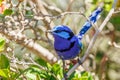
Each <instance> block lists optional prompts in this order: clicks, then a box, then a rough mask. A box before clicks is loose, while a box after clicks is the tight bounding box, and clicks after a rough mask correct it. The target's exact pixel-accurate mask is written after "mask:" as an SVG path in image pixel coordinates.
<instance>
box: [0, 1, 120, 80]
mask: <svg viewBox="0 0 120 80" xmlns="http://www.w3.org/2000/svg"><path fill="white" fill-rule="evenodd" d="M113 1H114V0H0V29H1V32H0V62H1V63H0V71H1V72H0V79H1V80H16V79H17V80H61V78H62V74H61V71H60V72H59V71H58V70H62V69H61V63H59V62H57V55H56V53H55V51H54V48H53V42H54V39H53V37H52V35H50V34H46V33H45V31H46V30H49V29H52V28H53V27H54V26H55V25H61V24H63V25H67V26H69V28H71V29H72V31H73V32H74V34H78V32H79V31H80V29H81V27H82V26H83V24H84V23H85V21H86V20H87V19H86V18H85V17H84V16H83V15H80V14H78V12H81V13H83V14H84V15H86V16H87V17H89V15H90V14H91V13H92V12H93V11H94V10H95V8H96V7H97V6H98V5H99V4H100V2H104V7H103V12H102V14H101V16H100V18H99V20H98V21H97V23H96V24H97V27H99V26H100V25H101V24H102V22H103V20H104V19H105V18H106V16H107V14H108V13H109V11H110V10H111V8H112V4H113ZM115 6H116V7H115V12H114V14H113V15H112V17H111V18H110V20H109V22H108V23H107V25H106V26H105V27H104V29H103V30H102V32H101V33H100V34H99V35H98V36H97V40H96V41H95V43H94V44H93V46H92V47H93V48H92V50H91V51H90V53H89V57H88V58H87V60H86V61H85V62H84V63H83V65H82V67H83V68H84V70H85V71H88V72H90V75H91V76H92V78H91V79H80V78H70V80H120V0H118V2H117V4H116V5H115ZM65 12H75V13H74V14H66V15H64V14H63V13H65ZM62 14H63V15H62ZM94 33H95V27H92V28H91V29H90V30H89V31H88V32H87V33H86V34H85V36H84V38H83V39H82V43H83V45H84V49H83V52H82V54H81V56H80V57H82V56H83V55H84V52H85V51H86V49H87V47H88V44H89V42H90V40H91V39H92V37H93V35H94ZM56 63H59V64H56ZM54 64H56V65H54ZM52 65H54V67H52ZM46 66H47V67H46ZM3 69H4V70H3ZM52 71H53V72H55V73H52ZM48 73H49V74H48ZM56 74H57V75H59V76H57V77H55V75H56ZM51 76H52V78H50V77H51ZM53 77H54V78H53ZM77 77H78V76H77Z"/></svg>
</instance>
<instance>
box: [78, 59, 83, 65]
mask: <svg viewBox="0 0 120 80" xmlns="http://www.w3.org/2000/svg"><path fill="white" fill-rule="evenodd" d="M78 63H79V65H81V64H82V62H81V60H80V58H79V57H78Z"/></svg>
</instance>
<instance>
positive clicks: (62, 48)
mask: <svg viewBox="0 0 120 80" xmlns="http://www.w3.org/2000/svg"><path fill="white" fill-rule="evenodd" d="M101 11H102V8H100V7H98V8H97V9H96V10H95V11H94V12H93V13H92V14H91V16H90V17H89V20H90V21H91V22H92V23H95V22H96V20H97V18H98V15H99V14H100V13H101ZM91 22H89V21H88V20H87V21H86V23H85V24H84V25H83V27H82V29H81V30H80V32H79V34H78V35H77V36H75V35H74V33H73V32H72V30H71V29H70V28H68V27H67V26H65V25H59V26H55V27H54V28H53V29H52V30H51V32H52V34H53V37H54V39H55V41H54V48H55V50H56V52H57V54H58V56H59V57H60V58H62V59H63V60H68V59H72V58H75V57H76V56H77V55H78V54H79V53H80V51H81V48H82V43H81V39H82V37H83V36H84V34H85V33H86V32H87V31H88V29H89V28H90V27H91V26H92V24H91Z"/></svg>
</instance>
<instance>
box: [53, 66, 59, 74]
mask: <svg viewBox="0 0 120 80" xmlns="http://www.w3.org/2000/svg"><path fill="white" fill-rule="evenodd" d="M60 70H61V66H60V65H59V64H54V65H53V67H52V71H53V72H54V73H55V74H59V73H60Z"/></svg>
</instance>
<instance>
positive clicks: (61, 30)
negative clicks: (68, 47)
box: [47, 25, 74, 39]
mask: <svg viewBox="0 0 120 80" xmlns="http://www.w3.org/2000/svg"><path fill="white" fill-rule="evenodd" d="M47 32H50V33H52V35H53V36H54V38H55V37H56V36H57V37H61V38H65V39H70V38H71V37H73V36H74V33H73V32H72V30H71V29H70V28H68V27H67V26H65V25H58V26H55V27H54V28H53V29H52V30H48V31H47Z"/></svg>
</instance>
